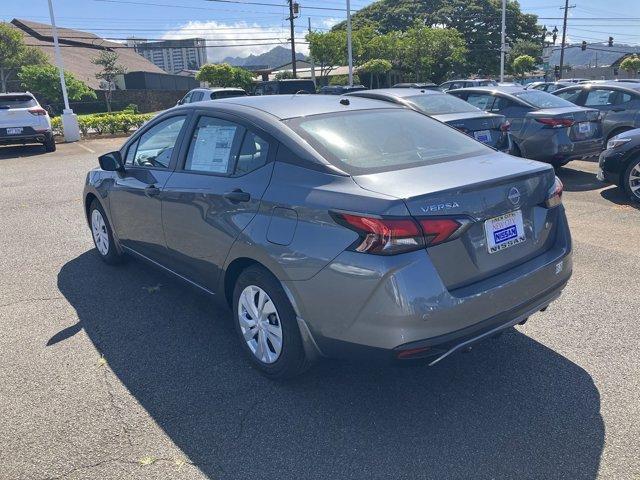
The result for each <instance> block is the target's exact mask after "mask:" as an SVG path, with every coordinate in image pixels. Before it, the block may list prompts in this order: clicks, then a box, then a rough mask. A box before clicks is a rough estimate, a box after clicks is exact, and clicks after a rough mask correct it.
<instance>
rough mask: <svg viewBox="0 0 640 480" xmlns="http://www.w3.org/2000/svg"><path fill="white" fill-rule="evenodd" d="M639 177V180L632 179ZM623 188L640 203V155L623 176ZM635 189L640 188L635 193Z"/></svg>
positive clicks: (631, 162)
mask: <svg viewBox="0 0 640 480" xmlns="http://www.w3.org/2000/svg"><path fill="white" fill-rule="evenodd" d="M632 177H638V178H635V179H634V178H632ZM620 180H621V182H620V183H621V187H622V188H623V190H624V191H625V193H626V194H627V195H628V196H629V198H630V199H631V200H633V201H634V202H637V203H640V155H637V156H635V157H634V158H633V159H632V160H631V161H630V162H629V165H627V168H626V169H625V171H624V173H623V174H622V178H621V179H620ZM632 186H633V187H639V188H637V190H636V191H635V192H634V191H633V188H632Z"/></svg>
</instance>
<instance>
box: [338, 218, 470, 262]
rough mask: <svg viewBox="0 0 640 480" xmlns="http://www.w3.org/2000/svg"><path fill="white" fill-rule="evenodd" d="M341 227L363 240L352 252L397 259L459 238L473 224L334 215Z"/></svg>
mask: <svg viewBox="0 0 640 480" xmlns="http://www.w3.org/2000/svg"><path fill="white" fill-rule="evenodd" d="M331 215H332V217H333V218H334V219H335V220H336V222H338V223H339V224H340V225H342V226H344V227H347V228H348V229H350V230H353V231H355V232H356V233H358V235H359V236H360V238H359V239H358V240H357V241H356V242H354V244H353V245H351V247H350V250H353V251H356V252H360V253H371V254H374V255H394V254H397V253H405V252H410V251H413V250H418V249H420V248H424V247H426V246H433V245H437V244H439V243H442V242H446V241H448V240H452V239H454V238H456V237H457V236H459V234H460V233H461V232H462V231H463V230H464V227H465V226H466V225H467V224H468V223H469V220H465V219H455V220H454V219H449V218H437V219H436V218H434V219H425V218H422V219H418V220H414V219H413V218H411V217H407V218H384V217H373V216H365V215H354V214H351V213H338V212H331Z"/></svg>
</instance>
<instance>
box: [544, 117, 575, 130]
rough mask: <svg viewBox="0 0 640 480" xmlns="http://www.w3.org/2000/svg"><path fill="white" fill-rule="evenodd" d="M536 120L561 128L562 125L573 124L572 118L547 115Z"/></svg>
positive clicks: (568, 125)
mask: <svg viewBox="0 0 640 480" xmlns="http://www.w3.org/2000/svg"><path fill="white" fill-rule="evenodd" d="M536 122H538V123H542V124H543V125H546V126H548V127H551V128H562V127H570V126H571V125H573V124H574V121H573V119H571V118H548V117H540V118H536Z"/></svg>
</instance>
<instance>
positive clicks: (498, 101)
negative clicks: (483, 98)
mask: <svg viewBox="0 0 640 480" xmlns="http://www.w3.org/2000/svg"><path fill="white" fill-rule="evenodd" d="M515 106H516V104H515V103H514V102H512V101H511V100H509V99H507V98H503V97H495V101H494V102H493V105H492V106H491V109H490V110H489V111H490V112H501V111H503V110H506V109H507V108H509V107H515Z"/></svg>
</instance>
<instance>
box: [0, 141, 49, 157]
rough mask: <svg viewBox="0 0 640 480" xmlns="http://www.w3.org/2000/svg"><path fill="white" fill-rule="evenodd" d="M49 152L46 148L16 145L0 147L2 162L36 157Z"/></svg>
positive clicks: (36, 145)
mask: <svg viewBox="0 0 640 480" xmlns="http://www.w3.org/2000/svg"><path fill="white" fill-rule="evenodd" d="M45 153H47V151H46V150H45V149H44V146H42V145H38V144H33V145H16V146H11V147H4V146H0V160H9V159H11V158H20V157H33V156H36V155H44V154H45Z"/></svg>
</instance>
